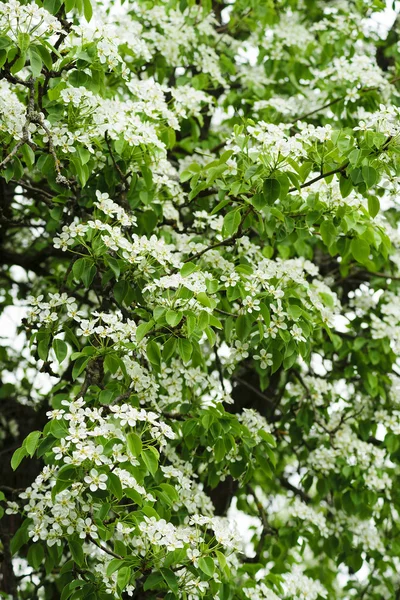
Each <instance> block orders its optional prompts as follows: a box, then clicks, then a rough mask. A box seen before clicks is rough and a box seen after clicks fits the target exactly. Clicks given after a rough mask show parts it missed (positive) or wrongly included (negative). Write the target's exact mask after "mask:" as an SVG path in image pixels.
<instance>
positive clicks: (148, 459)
mask: <svg viewBox="0 0 400 600" xmlns="http://www.w3.org/2000/svg"><path fill="white" fill-rule="evenodd" d="M141 456H142V459H143V462H144V464H145V465H146V467H147V469H148V470H149V471H150V473H151V474H152V475H155V474H156V472H157V469H158V460H159V454H158V452H157V450H156V449H155V448H153V446H150V448H147V449H146V450H144V451H143V452H142V455H141Z"/></svg>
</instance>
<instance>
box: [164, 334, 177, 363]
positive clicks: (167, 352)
mask: <svg viewBox="0 0 400 600" xmlns="http://www.w3.org/2000/svg"><path fill="white" fill-rule="evenodd" d="M175 348H176V338H175V337H173V336H171V337H170V338H168V340H167V341H166V342H165V344H164V347H163V350H162V359H163V361H164V362H167V361H168V360H169V359H170V358H171V356H172V355H173V354H174V352H175Z"/></svg>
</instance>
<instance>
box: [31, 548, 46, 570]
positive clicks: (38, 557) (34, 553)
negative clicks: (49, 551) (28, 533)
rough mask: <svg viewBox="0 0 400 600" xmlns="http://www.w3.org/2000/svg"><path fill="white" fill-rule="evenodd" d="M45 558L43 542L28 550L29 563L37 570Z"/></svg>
mask: <svg viewBox="0 0 400 600" xmlns="http://www.w3.org/2000/svg"><path fill="white" fill-rule="evenodd" d="M43 559H44V548H43V546H42V544H33V545H32V546H31V547H30V548H29V550H28V563H29V564H30V565H31V567H33V568H34V569H35V570H37V569H38V568H39V567H40V565H41V564H42V562H43Z"/></svg>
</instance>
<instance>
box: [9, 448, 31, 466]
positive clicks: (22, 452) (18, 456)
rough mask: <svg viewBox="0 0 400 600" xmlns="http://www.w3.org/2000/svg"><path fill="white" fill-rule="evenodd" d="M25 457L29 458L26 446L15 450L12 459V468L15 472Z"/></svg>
mask: <svg viewBox="0 0 400 600" xmlns="http://www.w3.org/2000/svg"><path fill="white" fill-rule="evenodd" d="M25 456H28V452H27V450H26V448H25V447H24V446H22V447H21V448H17V450H15V452H14V454H13V455H12V458H11V467H12V470H13V471H15V469H17V468H18V467H19V465H20V464H21V461H22V459H23V458H25Z"/></svg>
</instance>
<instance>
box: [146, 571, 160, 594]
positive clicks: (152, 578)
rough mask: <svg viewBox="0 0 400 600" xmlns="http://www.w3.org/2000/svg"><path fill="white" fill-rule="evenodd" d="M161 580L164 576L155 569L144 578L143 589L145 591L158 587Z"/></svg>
mask: <svg viewBox="0 0 400 600" xmlns="http://www.w3.org/2000/svg"><path fill="white" fill-rule="evenodd" d="M163 581H164V578H163V576H162V575H161V573H158V572H157V571H155V572H154V573H151V575H149V576H148V578H147V579H146V581H145V583H144V586H143V590H144V591H145V592H146V591H147V590H154V589H155V588H158V587H159V585H160V583H162V582H163Z"/></svg>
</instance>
